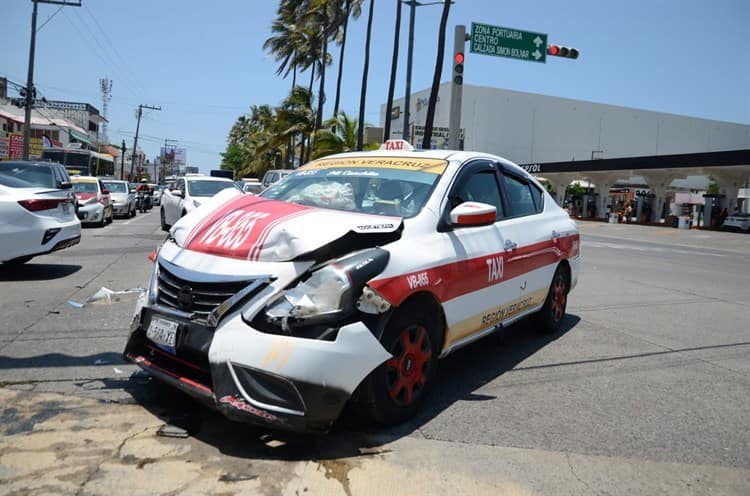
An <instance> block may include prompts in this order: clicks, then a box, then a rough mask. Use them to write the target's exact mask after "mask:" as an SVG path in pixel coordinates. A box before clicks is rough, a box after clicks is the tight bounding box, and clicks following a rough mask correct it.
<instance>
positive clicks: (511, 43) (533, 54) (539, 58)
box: [469, 22, 547, 63]
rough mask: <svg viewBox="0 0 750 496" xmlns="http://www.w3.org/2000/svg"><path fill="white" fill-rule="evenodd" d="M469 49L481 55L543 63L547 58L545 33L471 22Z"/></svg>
mask: <svg viewBox="0 0 750 496" xmlns="http://www.w3.org/2000/svg"><path fill="white" fill-rule="evenodd" d="M469 50H470V51H471V53H479V54H482V55H495V56H497V57H508V58H511V59H520V60H528V61H530V62H541V63H544V62H546V59H547V35H546V34H545V33H534V32H532V31H521V30H520V29H513V28H503V27H500V26H490V25H489V24H480V23H478V22H472V23H471V46H470V48H469Z"/></svg>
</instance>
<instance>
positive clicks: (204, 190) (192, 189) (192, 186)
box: [187, 180, 239, 196]
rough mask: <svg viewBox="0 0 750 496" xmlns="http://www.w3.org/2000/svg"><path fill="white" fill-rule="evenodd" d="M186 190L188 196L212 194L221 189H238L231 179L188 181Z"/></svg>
mask: <svg viewBox="0 0 750 496" xmlns="http://www.w3.org/2000/svg"><path fill="white" fill-rule="evenodd" d="M187 183H188V192H189V193H190V196H214V195H215V194H216V193H218V192H219V191H221V190H223V189H227V188H234V189H239V188H238V187H237V185H236V184H234V183H233V182H232V181H200V180H193V181H188V182H187Z"/></svg>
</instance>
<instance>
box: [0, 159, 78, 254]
mask: <svg viewBox="0 0 750 496" xmlns="http://www.w3.org/2000/svg"><path fill="white" fill-rule="evenodd" d="M0 164H3V165H6V164H7V162H0ZM6 172H11V173H10V174H6ZM74 198H75V197H74V195H73V192H72V191H71V189H70V183H68V184H67V185H66V187H65V188H63V189H58V188H50V187H39V186H36V185H34V184H32V183H30V182H27V181H25V180H23V179H21V178H20V177H18V175H16V174H13V173H12V170H11V169H9V168H6V167H0V239H2V243H0V262H2V263H3V264H9V265H16V264H23V263H26V262H28V261H29V260H31V259H32V258H34V257H36V256H39V255H44V254H46V253H50V252H53V251H57V250H62V249H64V248H68V247H70V246H73V245H76V244H78V243H79V242H80V240H81V222H80V221H79V220H78V218H77V217H76V213H75V204H74Z"/></svg>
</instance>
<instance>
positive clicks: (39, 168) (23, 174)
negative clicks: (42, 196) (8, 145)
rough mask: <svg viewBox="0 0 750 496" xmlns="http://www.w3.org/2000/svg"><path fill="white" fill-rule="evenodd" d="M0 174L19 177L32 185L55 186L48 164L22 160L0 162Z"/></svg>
mask: <svg viewBox="0 0 750 496" xmlns="http://www.w3.org/2000/svg"><path fill="white" fill-rule="evenodd" d="M0 174H2V175H4V176H9V177H15V178H16V179H21V180H23V181H26V182H27V183H31V184H32V185H34V186H40V187H42V188H56V187H57V185H56V184H55V176H54V175H53V174H52V168H51V167H50V166H48V165H34V164H27V163H22V162H5V163H4V162H0Z"/></svg>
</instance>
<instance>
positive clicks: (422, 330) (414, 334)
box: [360, 304, 442, 425]
mask: <svg viewBox="0 0 750 496" xmlns="http://www.w3.org/2000/svg"><path fill="white" fill-rule="evenodd" d="M441 335H442V328H441V326H440V324H439V322H438V320H437V318H436V316H435V315H434V313H430V312H429V311H428V309H427V308H425V307H424V306H422V305H414V304H412V305H405V306H403V307H402V308H400V309H399V310H398V313H396V314H395V315H394V317H393V318H392V319H391V321H390V322H389V323H388V325H387V326H386V328H385V331H384V332H383V336H382V338H381V339H380V342H381V343H382V345H383V347H384V348H385V349H386V350H387V351H388V352H389V353H391V354H392V355H393V357H392V358H391V359H389V360H387V361H386V362H385V363H382V364H381V365H380V366H379V367H378V368H376V369H375V370H374V371H372V373H370V375H369V376H368V377H367V379H365V381H364V382H363V384H362V390H361V397H360V402H361V406H362V407H363V410H364V413H365V414H366V415H367V416H368V417H370V418H371V419H372V420H373V421H374V422H376V423H378V424H381V425H394V424H399V423H401V422H405V421H407V420H409V419H410V418H412V417H413V416H414V415H416V413H417V411H418V410H419V408H420V406H421V405H422V403H423V402H424V400H425V398H426V397H427V394H428V392H429V390H430V388H431V386H432V383H433V379H434V377H435V375H436V373H437V364H438V355H439V353H440V347H439V346H440V345H439V343H440V336H441Z"/></svg>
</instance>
